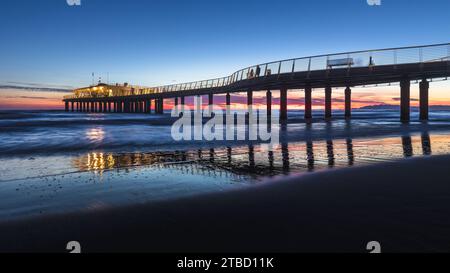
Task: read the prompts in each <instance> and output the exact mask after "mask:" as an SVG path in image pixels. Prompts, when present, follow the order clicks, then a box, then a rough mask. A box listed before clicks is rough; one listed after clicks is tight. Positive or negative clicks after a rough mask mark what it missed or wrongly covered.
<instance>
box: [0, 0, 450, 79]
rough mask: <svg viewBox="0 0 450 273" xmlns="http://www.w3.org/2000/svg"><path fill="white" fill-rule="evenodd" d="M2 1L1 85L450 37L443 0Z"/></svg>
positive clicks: (238, 64)
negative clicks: (376, 0) (377, 0)
mask: <svg viewBox="0 0 450 273" xmlns="http://www.w3.org/2000/svg"><path fill="white" fill-rule="evenodd" d="M81 1H82V5H81V6H79V7H71V6H68V5H67V3H66V0H45V1H35V0H8V1H2V2H1V5H2V7H1V11H0V13H1V16H0V37H1V41H2V42H1V43H0V60H1V62H0V84H6V83H35V84H42V85H44V86H75V87H76V86H82V85H88V84H90V82H91V73H92V72H95V73H96V74H97V75H99V76H100V75H101V76H103V79H105V80H106V75H107V72H109V75H110V81H111V82H125V81H127V82H130V83H133V84H142V85H159V84H167V83H172V82H184V81H192V80H201V79H206V78H213V77H219V76H225V75H228V74H231V72H234V71H235V70H238V69H240V68H243V67H246V66H248V65H252V64H255V63H262V62H267V61H272V60H278V59H285V58H293V57H301V56H307V55H315V54H322V53H333V52H341V51H352V50H363V49H371V48H383V47H397V46H408V45H420V44H433V43H444V42H449V41H450V17H449V16H448V12H449V10H450V1H448V0H427V1H425V0H382V5H381V6H379V7H373V6H369V5H368V4H367V3H366V0H314V1H309V0H308V1H303V0H295V1H283V0H277V1H265V0H258V1H253V0H248V1H242V0H226V1H222V0H209V1H204V0H179V1H176V0H164V1H159V0H151V1H150V0H81Z"/></svg>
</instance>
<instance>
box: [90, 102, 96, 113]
mask: <svg viewBox="0 0 450 273" xmlns="http://www.w3.org/2000/svg"><path fill="white" fill-rule="evenodd" d="M91 112H92V113H93V112H95V104H94V102H92V101H91Z"/></svg>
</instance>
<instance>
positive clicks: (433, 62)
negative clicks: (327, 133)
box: [63, 44, 450, 122]
mask: <svg viewBox="0 0 450 273" xmlns="http://www.w3.org/2000/svg"><path fill="white" fill-rule="evenodd" d="M449 76H450V44H437V45H426V46H415V47H402V48H389V49H378V50H367V51H356V52H346V53H338V54H329V55H318V56H311V57H303V58H297V59H289V60H282V61H276V62H271V63H265V64H259V65H255V66H251V67H247V68H245V69H242V70H239V71H237V72H235V73H233V74H232V75H230V76H227V77H223V78H218V79H211V80H204V81H197V82H189V83H181V84H173V85H165V86H159V87H139V86H131V85H128V84H123V85H119V84H116V85H107V84H99V85H97V86H91V87H87V88H82V89H77V90H75V91H74V94H73V95H70V96H66V97H65V98H64V100H63V101H64V103H65V110H66V111H67V112H69V111H71V112H100V113H142V114H156V115H161V114H163V109H164V103H165V101H167V100H173V101H174V104H175V105H176V106H179V105H184V101H185V98H186V97H190V96H203V95H206V96H208V99H209V103H210V104H212V103H213V102H214V96H215V95H224V94H225V95H226V103H227V105H230V104H231V98H232V94H233V93H241V92H244V93H247V98H248V100H247V101H248V105H252V104H253V95H254V93H255V92H266V97H267V103H266V105H267V113H268V115H269V116H270V115H271V113H272V91H274V90H279V91H280V122H286V121H287V119H288V110H289V105H288V97H289V94H290V93H291V92H299V91H303V92H304V98H305V119H311V118H313V116H312V107H313V103H312V92H313V91H314V90H318V89H323V90H325V116H324V118H326V119H330V118H332V117H333V111H332V109H333V108H332V106H333V105H332V104H333V103H332V101H333V100H332V99H333V89H335V88H344V89H345V118H351V112H352V108H351V105H352V103H351V98H352V88H355V87H358V86H367V85H379V84H391V83H400V88H399V89H400V90H399V95H400V109H401V111H400V112H401V113H400V119H401V121H403V122H408V121H410V119H411V118H410V116H411V115H410V111H411V110H410V96H411V94H410V88H411V82H414V81H415V82H420V83H419V84H420V96H419V97H420V119H421V120H428V117H429V115H428V108H429V106H428V96H429V87H430V84H429V82H430V81H432V80H433V79H438V78H444V79H446V78H447V77H449Z"/></svg>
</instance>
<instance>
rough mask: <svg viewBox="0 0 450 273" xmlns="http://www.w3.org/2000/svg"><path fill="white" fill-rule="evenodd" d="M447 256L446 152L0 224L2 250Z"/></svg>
mask: <svg viewBox="0 0 450 273" xmlns="http://www.w3.org/2000/svg"><path fill="white" fill-rule="evenodd" d="M72 240H77V241H79V242H81V244H82V250H83V251H84V252H114V251H131V252H139V251H145V252H366V250H365V248H366V244H367V242H369V241H373V240H376V241H379V242H380V243H381V244H382V250H383V251H384V252H403V251H405V252H409V251H412V252H433V251H437V252H450V157H449V156H444V157H432V158H426V159H412V160H405V161H401V162H398V163H393V164H381V165H376V166H371V167H362V168H353V169H343V170H337V171H328V172H322V173H316V174H309V175H304V176H300V177H292V178H289V179H287V180H284V181H278V182H272V183H268V184H265V185H261V186H256V187H251V188H249V189H246V190H241V191H235V192H229V193H224V194H215V195H209V196H202V197H197V198H192V199H187V200H179V201H175V202H165V203H164V202H163V203H158V204H150V205H142V206H134V207H127V208H120V209H115V210H109V211H101V212H89V213H83V214H70V215H62V216H54V217H48V218H40V219H32V220H24V221H19V222H12V223H3V224H0V251H3V252H4V251H7V252H10V251H14V252H16V251H19V252H21V251H22V252H23V251H25V252H31V251H33V252H34V251H43V252H46V251H50V252H54V251H57V252H65V246H66V244H67V242H68V241H72Z"/></svg>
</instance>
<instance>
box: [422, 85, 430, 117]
mask: <svg viewBox="0 0 450 273" xmlns="http://www.w3.org/2000/svg"><path fill="white" fill-rule="evenodd" d="M429 89H430V83H429V82H428V81H427V80H426V79H423V80H422V82H420V120H428V117H429V114H428V110H429V106H428V100H429V99H428V95H429Z"/></svg>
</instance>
